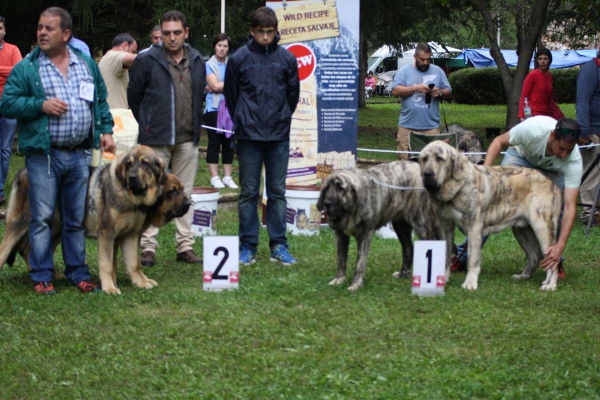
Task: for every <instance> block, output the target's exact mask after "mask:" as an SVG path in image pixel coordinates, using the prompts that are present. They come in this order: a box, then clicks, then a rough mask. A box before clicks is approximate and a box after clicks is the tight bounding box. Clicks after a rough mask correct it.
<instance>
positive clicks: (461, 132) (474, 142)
mask: <svg viewBox="0 0 600 400" xmlns="http://www.w3.org/2000/svg"><path fill="white" fill-rule="evenodd" d="M442 133H455V134H456V135H457V137H456V140H457V143H456V147H457V148H458V150H459V151H461V152H463V153H485V147H484V146H483V139H482V138H481V136H479V135H478V134H476V133H475V132H472V131H470V130H468V129H467V128H465V127H464V126H462V125H460V124H451V125H448V126H447V127H446V128H444V130H443V131H442ZM467 158H468V159H469V161H471V162H472V163H473V164H482V163H483V154H468V155H467Z"/></svg>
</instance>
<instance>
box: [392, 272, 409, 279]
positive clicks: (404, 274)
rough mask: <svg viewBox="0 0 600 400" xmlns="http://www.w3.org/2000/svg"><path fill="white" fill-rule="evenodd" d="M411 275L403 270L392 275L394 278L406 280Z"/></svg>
mask: <svg viewBox="0 0 600 400" xmlns="http://www.w3.org/2000/svg"><path fill="white" fill-rule="evenodd" d="M409 275H410V273H409V271H405V270H401V271H396V272H394V273H393V274H392V278H396V279H406V278H408V276H409Z"/></svg>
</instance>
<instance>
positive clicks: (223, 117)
mask: <svg viewBox="0 0 600 400" xmlns="http://www.w3.org/2000/svg"><path fill="white" fill-rule="evenodd" d="M217 129H223V130H225V131H227V132H222V131H217V133H220V134H225V136H226V137H227V139H229V138H230V137H231V136H233V121H232V120H231V116H230V115H229V110H227V104H225V96H221V102H220V103H219V109H218V114H217Z"/></svg>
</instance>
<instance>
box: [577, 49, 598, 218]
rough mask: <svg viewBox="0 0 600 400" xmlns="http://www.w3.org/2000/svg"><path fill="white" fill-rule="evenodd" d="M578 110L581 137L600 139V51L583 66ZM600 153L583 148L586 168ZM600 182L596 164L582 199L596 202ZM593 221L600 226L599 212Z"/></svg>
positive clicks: (587, 211)
mask: <svg viewBox="0 0 600 400" xmlns="http://www.w3.org/2000/svg"><path fill="white" fill-rule="evenodd" d="M575 109H576V111H577V122H578V123H579V125H580V126H581V138H582V140H584V141H586V142H591V143H593V144H596V145H597V144H599V143H600V52H598V54H597V55H596V57H595V58H594V59H593V60H591V61H588V62H587V63H585V64H583V65H582V66H581V69H580V70H579V75H578V76H577V100H576V101H575ZM598 154H600V147H588V148H584V149H581V157H582V158H583V170H584V171H587V170H588V168H589V167H590V166H591V165H592V163H593V162H594V160H595V159H596V156H597V155H598ZM599 183H600V169H599V168H592V169H591V171H590V173H589V175H588V176H587V178H586V180H585V182H583V183H582V184H581V188H580V190H579V195H580V196H581V202H582V203H584V204H592V203H593V202H594V191H595V189H596V187H597V186H598V184H599ZM590 214H591V207H583V209H582V211H581V215H580V217H581V220H582V221H583V223H584V224H587V223H588V219H589V218H590ZM591 217H592V218H593V220H592V224H593V225H594V226H598V222H599V221H598V213H597V212H596V213H595V214H594V215H591Z"/></svg>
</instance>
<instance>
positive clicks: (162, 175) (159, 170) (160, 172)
mask: <svg viewBox="0 0 600 400" xmlns="http://www.w3.org/2000/svg"><path fill="white" fill-rule="evenodd" d="M152 171H153V172H154V176H156V180H157V181H158V182H159V183H160V184H161V185H164V184H165V183H167V165H166V163H165V160H163V159H162V157H159V156H156V160H155V161H154V165H153V166H152Z"/></svg>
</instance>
